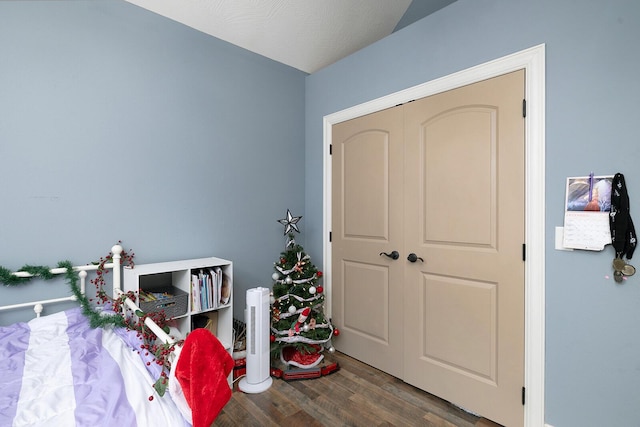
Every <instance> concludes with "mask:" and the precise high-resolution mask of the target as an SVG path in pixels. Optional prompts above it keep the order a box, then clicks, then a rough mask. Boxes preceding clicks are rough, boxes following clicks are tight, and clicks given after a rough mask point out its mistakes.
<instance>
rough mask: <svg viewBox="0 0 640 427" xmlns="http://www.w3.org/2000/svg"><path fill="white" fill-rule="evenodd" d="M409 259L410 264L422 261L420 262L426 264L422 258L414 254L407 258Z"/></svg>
mask: <svg viewBox="0 0 640 427" xmlns="http://www.w3.org/2000/svg"><path fill="white" fill-rule="evenodd" d="M407 259H408V260H409V262H416V261H417V260H420V262H424V260H423V259H422V258H420V257H419V256H418V255H416V254H414V253H413V252H411V253H410V254H409V256H407Z"/></svg>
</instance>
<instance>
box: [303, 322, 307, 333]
mask: <svg viewBox="0 0 640 427" xmlns="http://www.w3.org/2000/svg"><path fill="white" fill-rule="evenodd" d="M302 332H309V324H308V323H305V324H304V325H302Z"/></svg>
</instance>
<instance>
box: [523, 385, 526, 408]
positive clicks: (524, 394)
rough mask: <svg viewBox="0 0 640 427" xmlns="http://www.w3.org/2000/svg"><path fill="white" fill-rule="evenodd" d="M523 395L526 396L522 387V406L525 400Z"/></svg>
mask: <svg viewBox="0 0 640 427" xmlns="http://www.w3.org/2000/svg"><path fill="white" fill-rule="evenodd" d="M525 394H526V389H525V388H524V387H522V404H523V405H524V400H525V399H524V397H525Z"/></svg>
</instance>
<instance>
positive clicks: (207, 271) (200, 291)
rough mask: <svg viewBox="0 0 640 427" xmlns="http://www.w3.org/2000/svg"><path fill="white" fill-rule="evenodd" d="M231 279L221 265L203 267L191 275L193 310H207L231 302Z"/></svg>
mask: <svg viewBox="0 0 640 427" xmlns="http://www.w3.org/2000/svg"><path fill="white" fill-rule="evenodd" d="M230 299H231V280H230V278H229V277H228V276H227V275H226V274H224V272H223V270H222V268H221V267H211V268H203V269H201V270H199V271H197V272H194V273H193V274H192V275H191V307H192V311H194V312H199V311H206V310H212V309H216V308H219V307H221V306H224V305H227V304H229V300H230Z"/></svg>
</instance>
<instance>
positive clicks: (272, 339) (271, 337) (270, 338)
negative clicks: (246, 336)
mask: <svg viewBox="0 0 640 427" xmlns="http://www.w3.org/2000/svg"><path fill="white" fill-rule="evenodd" d="M269 341H271V342H276V336H275V335H273V334H271V335H269Z"/></svg>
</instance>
